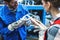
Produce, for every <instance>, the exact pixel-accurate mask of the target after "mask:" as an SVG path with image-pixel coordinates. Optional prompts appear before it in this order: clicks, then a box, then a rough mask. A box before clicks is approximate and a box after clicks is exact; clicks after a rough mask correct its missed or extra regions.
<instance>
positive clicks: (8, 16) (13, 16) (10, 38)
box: [0, 5, 28, 40]
mask: <svg viewBox="0 0 60 40" xmlns="http://www.w3.org/2000/svg"><path fill="white" fill-rule="evenodd" d="M26 14H28V11H27V10H25V9H24V8H23V7H22V5H19V6H18V7H17V11H16V12H12V11H11V10H9V8H8V7H7V6H6V5H4V6H3V8H2V9H1V10H0V17H1V19H2V20H3V22H4V23H5V24H6V25H7V26H3V24H1V23H0V24H1V25H0V33H1V34H2V35H3V37H4V40H21V39H22V40H26V35H27V33H26V30H25V28H26V27H25V26H24V25H22V26H21V27H19V28H17V29H15V30H14V31H10V30H9V29H8V25H9V24H11V23H13V22H15V21H17V20H19V19H20V18H22V17H23V16H24V15H26ZM18 34H19V36H18ZM19 38H21V39H19Z"/></svg>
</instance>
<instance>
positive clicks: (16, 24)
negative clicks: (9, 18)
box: [8, 15, 29, 31]
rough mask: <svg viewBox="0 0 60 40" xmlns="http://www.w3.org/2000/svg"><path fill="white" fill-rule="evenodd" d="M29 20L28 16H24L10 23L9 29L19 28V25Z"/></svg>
mask: <svg viewBox="0 0 60 40" xmlns="http://www.w3.org/2000/svg"><path fill="white" fill-rule="evenodd" d="M27 20H29V19H28V18H27V16H26V15H25V16H23V17H22V18H20V20H18V21H16V22H13V23H12V24H10V25H9V26H8V29H9V30H11V31H13V30H14V29H16V28H18V27H21V26H22V25H23V24H24V23H25V22H26V21H27Z"/></svg>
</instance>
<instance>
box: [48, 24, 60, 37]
mask: <svg viewBox="0 0 60 40" xmlns="http://www.w3.org/2000/svg"><path fill="white" fill-rule="evenodd" d="M59 29H60V25H58V24H56V25H52V26H51V27H50V28H49V29H48V33H49V34H50V35H52V36H56V34H57V33H58V31H59Z"/></svg>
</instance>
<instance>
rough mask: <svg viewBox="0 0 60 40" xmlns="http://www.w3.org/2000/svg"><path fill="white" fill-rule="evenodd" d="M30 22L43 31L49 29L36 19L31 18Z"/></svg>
mask: <svg viewBox="0 0 60 40" xmlns="http://www.w3.org/2000/svg"><path fill="white" fill-rule="evenodd" d="M30 20H31V21H32V23H33V24H34V25H37V26H39V27H40V28H41V29H43V30H46V29H47V27H46V26H45V25H44V24H43V23H41V22H40V21H38V20H36V19H34V18H32V17H30Z"/></svg>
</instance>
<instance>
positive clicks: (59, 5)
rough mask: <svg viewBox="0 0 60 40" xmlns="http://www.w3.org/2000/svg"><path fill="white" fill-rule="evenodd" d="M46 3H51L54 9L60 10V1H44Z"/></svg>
mask: <svg viewBox="0 0 60 40" xmlns="http://www.w3.org/2000/svg"><path fill="white" fill-rule="evenodd" d="M44 1H45V2H50V3H51V4H52V5H53V7H55V8H59V7H60V0H44Z"/></svg>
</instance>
